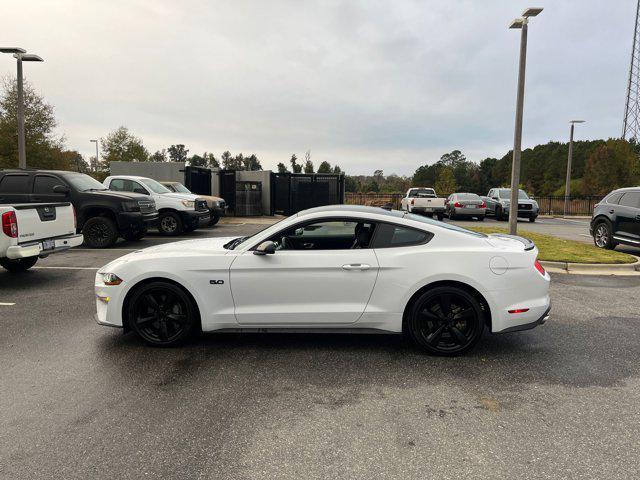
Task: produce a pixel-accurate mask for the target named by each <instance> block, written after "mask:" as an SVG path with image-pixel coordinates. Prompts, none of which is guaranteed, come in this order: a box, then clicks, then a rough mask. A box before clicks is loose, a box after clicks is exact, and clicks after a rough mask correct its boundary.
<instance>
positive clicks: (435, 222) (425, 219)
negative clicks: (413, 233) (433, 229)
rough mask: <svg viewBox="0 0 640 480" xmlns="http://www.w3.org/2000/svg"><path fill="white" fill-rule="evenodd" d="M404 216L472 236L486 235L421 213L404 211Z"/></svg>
mask: <svg viewBox="0 0 640 480" xmlns="http://www.w3.org/2000/svg"><path fill="white" fill-rule="evenodd" d="M404 218H406V219H407V220H414V221H416V222H420V223H426V224H427V225H436V226H438V227H440V228H446V229H447V230H453V231H454V232H460V233H466V234H467V235H473V236H474V237H486V235H485V234H484V233H478V232H473V231H471V230H467V229H466V228H462V227H458V226H457V225H452V224H451V223H444V222H440V221H438V220H433V219H432V218H429V217H423V216H422V215H416V214H415V213H406V214H405V215H404Z"/></svg>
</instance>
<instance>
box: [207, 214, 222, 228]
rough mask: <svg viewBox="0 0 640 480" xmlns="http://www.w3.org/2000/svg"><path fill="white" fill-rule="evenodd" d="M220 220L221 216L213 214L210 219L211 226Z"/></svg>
mask: <svg viewBox="0 0 640 480" xmlns="http://www.w3.org/2000/svg"><path fill="white" fill-rule="evenodd" d="M219 220H220V217H219V216H217V215H213V216H212V217H211V218H210V219H209V226H210V227H213V226H214V225H215V224H216V223H218V221H219Z"/></svg>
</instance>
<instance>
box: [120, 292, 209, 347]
mask: <svg viewBox="0 0 640 480" xmlns="http://www.w3.org/2000/svg"><path fill="white" fill-rule="evenodd" d="M128 305H129V306H128V312H127V321H128V322H129V326H130V327H131V329H132V330H133V331H134V332H136V333H137V334H138V335H139V336H140V337H141V338H142V339H143V340H144V341H145V342H147V343H148V344H150V345H154V346H161V347H168V346H172V345H176V344H179V343H180V342H183V341H184V340H185V339H186V338H188V337H189V336H190V335H191V333H192V332H193V331H194V330H195V326H196V324H197V321H198V313H197V308H196V306H195V305H194V303H193V300H191V297H189V295H188V294H187V293H186V292H185V291H184V290H183V289H182V288H180V287H179V286H177V285H175V284H173V283H169V282H163V281H157V282H151V283H148V284H145V285H142V286H141V287H139V288H138V289H136V290H135V291H134V292H133V294H132V297H131V299H130V300H129V302H128Z"/></svg>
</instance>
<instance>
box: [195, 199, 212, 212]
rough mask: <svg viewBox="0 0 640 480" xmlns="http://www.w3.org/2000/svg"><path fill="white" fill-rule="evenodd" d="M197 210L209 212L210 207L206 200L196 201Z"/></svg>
mask: <svg viewBox="0 0 640 480" xmlns="http://www.w3.org/2000/svg"><path fill="white" fill-rule="evenodd" d="M196 210H198V211H204V210H209V207H207V201H206V200H196Z"/></svg>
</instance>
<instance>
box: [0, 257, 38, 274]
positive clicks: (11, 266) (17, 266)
mask: <svg viewBox="0 0 640 480" xmlns="http://www.w3.org/2000/svg"><path fill="white" fill-rule="evenodd" d="M37 261H38V257H26V258H15V259H12V258H0V265H2V267H4V268H5V269H6V270H7V271H9V272H11V273H20V272H26V271H27V270H29V269H30V268H31V267H33V266H34V265H35V264H36V262H37Z"/></svg>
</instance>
